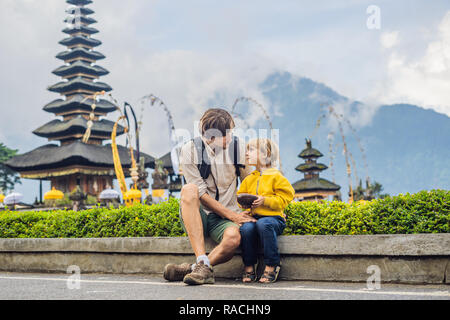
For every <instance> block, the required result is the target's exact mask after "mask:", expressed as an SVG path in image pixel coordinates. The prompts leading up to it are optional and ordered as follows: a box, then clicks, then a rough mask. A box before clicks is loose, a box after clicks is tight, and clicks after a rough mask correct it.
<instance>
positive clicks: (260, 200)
mask: <svg viewBox="0 0 450 320" xmlns="http://www.w3.org/2000/svg"><path fill="white" fill-rule="evenodd" d="M263 204H264V197H263V196H258V199H256V200H255V201H253V203H252V209H255V208H258V207H260V206H262V205H263Z"/></svg>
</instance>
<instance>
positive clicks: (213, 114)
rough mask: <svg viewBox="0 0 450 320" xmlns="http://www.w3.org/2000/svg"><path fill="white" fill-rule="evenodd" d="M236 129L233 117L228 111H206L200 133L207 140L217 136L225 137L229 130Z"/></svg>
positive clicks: (214, 109) (216, 109)
mask: <svg viewBox="0 0 450 320" xmlns="http://www.w3.org/2000/svg"><path fill="white" fill-rule="evenodd" d="M234 127H235V124H234V120H233V117H232V116H231V115H230V114H229V113H228V111H226V110H224V109H220V108H212V109H208V110H206V112H205V113H204V114H203V116H202V118H201V119H200V131H201V133H202V135H203V136H204V137H205V138H207V139H211V138H212V137H217V136H222V137H225V136H226V134H227V130H231V129H233V128H234Z"/></svg>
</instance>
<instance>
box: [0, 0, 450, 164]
mask: <svg viewBox="0 0 450 320" xmlns="http://www.w3.org/2000/svg"><path fill="white" fill-rule="evenodd" d="M0 1H1V4H2V10H1V11H0V21H1V22H0V23H1V24H2V28H0V43H1V50H0V70H1V71H0V74H1V76H0V92H1V97H2V101H1V113H0V142H3V143H5V144H6V145H8V146H10V147H13V148H15V149H19V150H20V152H26V151H29V150H31V149H33V148H35V147H37V146H40V145H43V144H45V143H46V141H45V140H44V139H42V138H39V137H36V136H34V135H33V134H32V133H31V131H33V130H34V129H36V128H37V127H39V126H41V125H42V124H45V123H46V122H48V121H50V120H52V119H54V118H53V115H52V114H48V113H46V112H44V111H42V107H43V106H44V105H45V104H46V103H48V102H50V101H52V100H54V99H56V98H57V96H56V94H54V93H51V92H48V91H47V90H46V88H47V87H48V86H49V85H52V84H54V83H56V82H58V81H59V79H58V78H57V77H56V76H54V75H53V74H51V71H52V70H54V69H55V68H57V67H59V66H60V65H61V61H59V60H57V59H56V58H55V55H56V54H57V53H59V52H61V51H63V50H64V47H62V46H61V45H59V44H58V41H60V40H61V39H63V38H64V37H65V34H63V33H62V32H61V30H62V29H63V28H65V24H64V22H63V20H64V18H65V17H66V14H65V9H66V8H67V7H68V5H67V4H66V3H65V1H63V0H0ZM374 6H375V9H377V10H375V11H373V8H374ZM89 7H90V8H92V9H93V10H94V11H95V14H94V15H93V17H94V18H95V19H96V20H97V21H98V23H97V24H95V25H93V27H95V28H97V29H98V30H99V31H100V33H98V34H96V35H95V38H97V39H100V40H101V41H102V42H103V44H102V45H101V46H100V47H99V48H98V51H100V52H102V53H103V54H105V55H106V57H107V58H106V59H105V60H102V61H99V65H101V66H103V67H105V68H107V69H108V70H109V71H110V74H109V75H107V76H105V77H103V78H102V81H104V82H106V83H108V84H109V85H111V86H112V87H113V88H114V91H113V92H112V93H113V95H114V97H115V98H116V99H117V100H119V102H123V101H128V102H130V103H132V104H134V105H135V106H139V103H138V102H139V99H140V98H141V97H142V96H144V95H146V94H150V93H153V94H155V95H157V96H159V97H160V98H162V100H163V101H164V102H165V103H166V105H168V106H169V107H170V108H171V110H172V111H173V115H174V122H175V126H176V127H186V128H188V129H191V127H192V126H193V124H192V122H193V121H194V120H195V119H198V117H199V116H200V115H201V112H202V111H204V110H205V108H206V106H207V104H208V101H211V100H212V99H214V98H215V97H217V96H218V95H220V96H221V97H222V99H223V100H224V101H225V102H227V103H229V104H230V105H231V104H232V103H233V101H234V99H236V97H238V96H242V95H247V96H252V97H255V98H260V99H263V98H262V95H261V93H260V92H259V90H258V84H259V83H261V81H263V80H264V79H265V78H266V77H267V76H268V75H269V74H270V73H272V72H274V71H288V72H290V73H292V74H294V75H296V76H304V77H308V78H311V79H312V80H314V81H318V82H322V83H324V84H326V85H327V86H329V87H331V88H332V89H334V90H335V91H337V92H338V93H339V94H341V95H344V96H347V97H349V98H350V99H354V100H359V101H362V102H365V103H367V105H368V106H376V105H379V104H391V103H412V104H417V105H419V106H421V107H423V108H432V109H434V110H436V111H437V112H441V113H444V114H447V115H448V116H450V90H449V88H450V3H449V2H448V0H434V1H433V3H432V5H430V2H428V1H415V0H412V1H411V0H408V1H406V0H397V1H374V0H370V1H364V0H358V1H356V0H349V1H339V2H338V1H332V0H329V1H301V0H279V1H274V0H271V1H269V0H247V1H235V0H229V1H210V0H204V1H197V0H192V1H178V0H172V1H159V0H129V1H123V0H94V3H93V4H92V5H90V6H89ZM378 13H379V15H378ZM378 17H379V20H374V19H376V18H378ZM269 108H270V106H269ZM138 110H140V108H139V107H138ZM116 117H117V115H114V114H113V115H110V116H109V117H108V118H109V119H111V120H114V119H115V118H116ZM143 120H144V125H143V132H144V135H143V138H142V139H143V142H142V144H143V149H144V151H146V152H147V153H149V154H151V155H154V156H161V155H163V154H164V153H166V152H167V151H168V146H167V144H168V142H169V139H168V128H167V120H166V118H165V115H164V113H163V112H161V111H158V110H156V109H151V108H149V107H146V108H145V112H144V114H143ZM161 133H162V134H163V136H162V137H161Z"/></svg>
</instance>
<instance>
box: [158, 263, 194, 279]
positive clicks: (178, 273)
mask: <svg viewBox="0 0 450 320" xmlns="http://www.w3.org/2000/svg"><path fill="white" fill-rule="evenodd" d="M191 272H192V269H191V264H189V263H183V264H173V263H169V264H168V265H166V266H165V267H164V272H163V277H164V279H166V280H168V281H182V280H183V279H184V277H185V276H186V275H187V274H188V273H191Z"/></svg>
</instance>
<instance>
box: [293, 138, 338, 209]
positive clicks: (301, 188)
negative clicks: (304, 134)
mask: <svg viewBox="0 0 450 320" xmlns="http://www.w3.org/2000/svg"><path fill="white" fill-rule="evenodd" d="M322 156H323V154H322V153H321V152H320V151H319V150H317V149H314V148H313V147H312V145H311V140H309V139H306V148H305V149H303V150H302V152H300V154H299V155H298V157H299V158H302V159H304V160H305V162H304V163H301V164H299V165H298V166H297V168H295V170H297V171H300V172H303V173H304V175H305V177H304V178H303V179H302V180H299V181H297V182H295V183H294V184H293V185H292V186H293V187H294V190H295V196H294V198H295V199H298V200H300V201H302V200H303V201H318V200H321V199H324V198H326V197H327V196H335V195H336V194H337V192H338V191H339V189H340V188H341V187H340V186H338V185H337V184H334V183H333V182H331V181H328V180H326V179H323V178H320V177H319V173H320V172H321V171H323V170H325V169H327V168H328V167H327V166H326V165H324V164H323V163H317V159H318V158H320V157H322Z"/></svg>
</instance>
